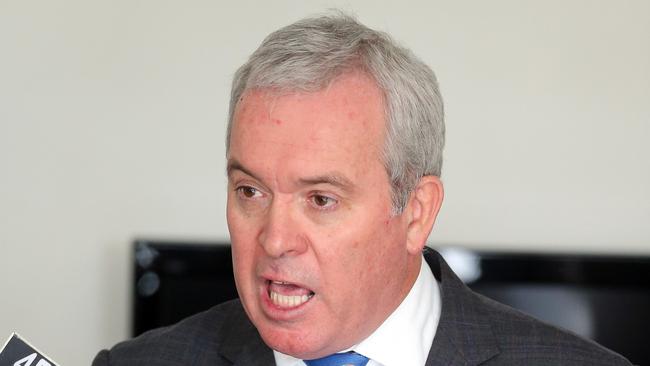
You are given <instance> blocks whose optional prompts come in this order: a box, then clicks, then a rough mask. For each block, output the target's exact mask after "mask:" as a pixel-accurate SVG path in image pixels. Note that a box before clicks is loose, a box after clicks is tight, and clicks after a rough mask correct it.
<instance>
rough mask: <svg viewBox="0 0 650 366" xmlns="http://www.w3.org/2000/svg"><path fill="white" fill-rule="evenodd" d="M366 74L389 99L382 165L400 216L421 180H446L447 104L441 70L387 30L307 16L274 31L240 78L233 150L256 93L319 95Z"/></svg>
mask: <svg viewBox="0 0 650 366" xmlns="http://www.w3.org/2000/svg"><path fill="white" fill-rule="evenodd" d="M352 71H361V72H365V73H367V74H368V75H370V76H371V77H372V78H373V79H374V80H375V81H376V83H377V85H378V86H379V88H380V89H381V90H382V91H383V94H384V101H385V102H384V108H385V109H386V111H385V113H386V129H387V131H386V140H385V141H384V147H383V151H382V157H381V158H382V161H383V163H384V166H385V168H386V172H387V173H388V177H389V179H390V182H391V186H392V192H391V196H392V205H393V214H400V213H401V212H402V211H403V210H404V208H405V207H406V204H407V203H408V199H409V195H410V193H411V191H412V190H413V189H414V188H415V186H416V185H417V183H418V181H419V180H420V178H421V177H423V176H425V175H434V176H440V172H441V168H442V149H443V146H444V135H445V126H444V117H443V114H444V113H443V105H442V98H441V96H440V92H439V90H438V83H437V81H436V77H435V75H434V74H433V71H431V69H430V68H429V67H428V66H427V65H425V64H424V63H423V62H422V61H420V60H418V59H417V58H416V57H415V56H414V55H413V54H412V53H411V52H410V51H409V50H408V49H406V48H403V47H401V46H400V45H398V44H397V43H396V42H395V41H393V40H392V39H391V37H390V36H389V35H388V34H386V33H383V32H378V31H375V30H372V29H370V28H368V27H366V26H364V25H363V24H361V23H359V22H358V21H357V20H356V19H354V18H353V17H351V16H349V15H346V14H343V13H340V12H336V13H333V14H328V15H324V16H320V17H315V18H306V19H303V20H300V21H298V22H296V23H293V24H291V25H288V26H286V27H284V28H281V29H279V30H277V31H275V32H273V33H271V34H270V35H269V36H268V37H266V39H264V41H263V42H262V44H261V45H260V47H259V48H258V49H257V50H256V51H255V52H254V53H253V54H252V55H251V56H250V58H249V59H248V61H247V62H246V63H245V64H244V65H242V66H241V67H240V68H239V69H238V70H237V72H236V73H235V76H234V80H233V83H232V91H231V96H230V111H229V117H228V131H227V137H226V152H227V153H228V151H229V148H230V133H231V130H232V123H233V116H234V112H235V107H236V105H237V102H238V101H239V99H240V97H241V95H242V94H243V93H244V92H245V91H246V90H248V89H256V88H260V89H263V88H271V89H275V90H278V91H279V92H292V91H304V92H315V91H319V90H322V89H324V88H325V87H326V86H327V85H328V84H329V83H331V82H332V81H333V80H334V79H335V78H336V77H337V76H340V75H342V74H344V73H346V72H352Z"/></svg>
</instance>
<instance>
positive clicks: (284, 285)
mask: <svg viewBox="0 0 650 366" xmlns="http://www.w3.org/2000/svg"><path fill="white" fill-rule="evenodd" d="M267 285H268V286H267V287H268V295H269V299H270V300H271V303H273V305H275V306H277V307H279V308H284V309H288V308H295V307H298V306H300V305H302V304H304V303H306V302H308V301H309V300H311V298H312V297H313V296H314V292H313V291H311V290H309V289H307V288H304V287H300V286H298V285H295V284H292V283H289V282H283V281H271V280H268V281H267Z"/></svg>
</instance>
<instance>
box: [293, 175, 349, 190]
mask: <svg viewBox="0 0 650 366" xmlns="http://www.w3.org/2000/svg"><path fill="white" fill-rule="evenodd" d="M298 181H299V182H300V184H301V185H305V186H308V185H317V184H329V185H332V186H334V187H338V188H340V189H342V190H344V191H346V192H352V191H354V183H352V181H351V180H349V179H347V178H346V177H344V176H343V175H341V174H339V173H336V172H332V173H328V174H323V175H318V176H315V177H306V178H300V179H299V180H298Z"/></svg>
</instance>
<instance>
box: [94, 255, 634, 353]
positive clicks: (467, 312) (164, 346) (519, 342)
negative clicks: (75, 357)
mask: <svg viewBox="0 0 650 366" xmlns="http://www.w3.org/2000/svg"><path fill="white" fill-rule="evenodd" d="M425 258H426V260H427V263H428V264H429V266H430V267H431V269H432V271H433V273H434V275H435V277H436V279H438V281H439V282H440V289H441V295H442V314H441V317H440V323H439V325H438V330H437V331H436V336H435V338H434V340H433V344H432V346H431V351H430V352H429V357H428V359H427V362H426V366H438V365H439V366H442V365H468V366H469V365H486V366H488V365H526V366H535V365H540V366H541V365H572V366H576V365H585V366H586V365H590V366H594V365H630V363H629V362H628V361H627V360H626V359H624V358H623V357H621V356H619V355H617V354H615V353H613V352H612V351H609V350H607V349H605V348H603V347H601V346H599V345H598V344H596V343H594V342H591V341H588V340H585V339H582V338H579V337H578V336H575V335H573V334H571V333H569V332H567V331H564V330H560V329H557V328H555V327H552V326H549V325H547V324H544V323H542V322H540V321H538V320H536V319H533V318H531V317H529V316H527V315H524V314H522V313H520V312H518V311H516V310H513V309H512V308H509V307H507V306H505V305H502V304H499V303H497V302H495V301H492V300H490V299H487V298H485V297H483V296H481V295H478V294H476V293H474V292H472V291H471V290H470V289H469V288H467V287H466V286H465V285H464V284H463V283H462V282H461V281H460V280H459V279H458V278H457V277H456V275H455V274H454V273H453V272H452V271H451V269H450V268H449V266H448V265H447V263H445V261H444V260H443V259H442V257H440V255H439V254H438V253H436V252H435V251H433V250H425ZM274 364H275V362H274V358H273V352H272V351H271V349H269V348H268V347H267V346H266V345H265V344H264V342H263V341H262V339H261V338H260V336H259V334H258V333H257V330H256V329H255V327H254V326H253V324H252V323H251V322H250V321H249V319H248V317H247V316H246V314H245V313H244V310H243V308H242V305H241V303H240V302H239V301H238V300H235V301H230V302H227V303H224V304H221V305H218V306H215V307H214V308H212V309H210V310H208V311H206V312H203V313H200V314H197V315H194V316H192V317H190V318H187V319H185V320H183V321H181V322H180V323H178V324H176V325H173V326H171V327H165V328H160V329H156V330H152V331H150V332H147V333H145V334H143V335H141V336H139V337H137V338H135V339H132V340H129V341H126V342H122V343H119V344H117V345H116V346H115V347H113V348H112V349H111V350H110V351H108V350H103V351H101V352H100V353H99V354H98V355H97V357H95V360H94V361H93V366H103V365H112V366H123V365H141V366H146V365H155V366H172V365H173V366H180V365H184V366H190V365H191V366H226V365H239V366H256V365H258V366H268V365H274ZM404 366H408V365H404Z"/></svg>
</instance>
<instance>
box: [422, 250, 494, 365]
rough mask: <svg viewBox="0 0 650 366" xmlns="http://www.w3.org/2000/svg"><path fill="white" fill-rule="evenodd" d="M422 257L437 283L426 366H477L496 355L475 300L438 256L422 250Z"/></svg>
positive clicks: (481, 309) (487, 325)
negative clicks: (438, 301)
mask: <svg viewBox="0 0 650 366" xmlns="http://www.w3.org/2000/svg"><path fill="white" fill-rule="evenodd" d="M424 257H425V259H426V261H427V263H428V264H429V266H430V267H431V271H432V272H433V273H434V276H435V277H436V279H437V280H438V281H439V284H440V294H441V297H442V313H441V315H440V322H439V324H438V329H437V330H436V336H435V338H434V339H433V344H432V345H431V350H430V351H429V356H428V358H427V362H426V366H442V365H467V366H470V365H472V366H473V365H479V364H481V363H482V362H484V361H486V360H488V359H490V358H492V357H494V356H495V355H497V354H498V353H499V352H500V351H499V347H498V346H497V342H496V339H495V337H494V334H493V332H492V329H491V325H490V322H489V315H488V314H485V311H484V307H483V306H482V305H481V304H480V303H479V299H478V297H477V296H476V294H474V293H473V292H472V291H471V290H470V289H469V288H467V287H466V286H465V284H463V282H462V281H461V280H460V279H458V277H456V275H455V274H454V273H453V271H452V270H451V269H450V268H449V266H448V265H447V263H446V262H445V261H444V259H442V257H441V256H440V254H438V253H437V252H435V251H434V250H432V249H429V248H427V249H425V251H424Z"/></svg>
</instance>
